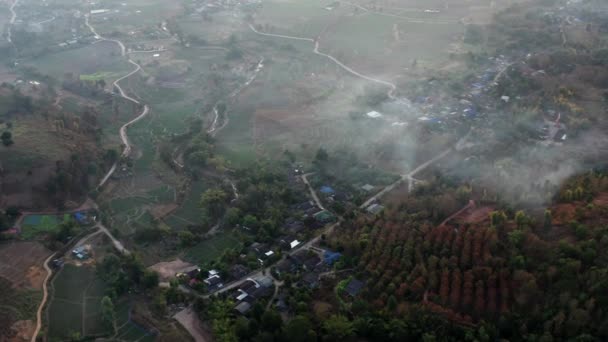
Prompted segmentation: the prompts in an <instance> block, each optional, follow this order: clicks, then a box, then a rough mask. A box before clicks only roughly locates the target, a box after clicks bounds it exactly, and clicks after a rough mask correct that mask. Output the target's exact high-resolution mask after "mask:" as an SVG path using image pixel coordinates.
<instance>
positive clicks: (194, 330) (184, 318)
mask: <svg viewBox="0 0 608 342" xmlns="http://www.w3.org/2000/svg"><path fill="white" fill-rule="evenodd" d="M173 318H175V320H177V321H178V322H179V323H180V324H181V325H182V326H183V327H184V328H185V329H186V330H187V331H188V332H189V333H190V335H191V336H192V338H194V340H195V341H196V342H207V341H213V338H212V337H211V334H210V333H209V332H208V331H206V330H205V328H204V327H203V323H202V322H201V320H200V319H199V318H198V316H197V315H196V313H194V311H192V309H190V308H187V309H184V310H182V311H180V312H178V313H177V314H176V315H175V316H173Z"/></svg>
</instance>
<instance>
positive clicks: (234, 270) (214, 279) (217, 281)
mask: <svg viewBox="0 0 608 342" xmlns="http://www.w3.org/2000/svg"><path fill="white" fill-rule="evenodd" d="M248 273H249V269H248V268H247V267H245V266H243V265H240V264H237V265H233V266H232V267H230V269H229V270H228V272H227V274H225V276H226V277H224V276H222V275H221V274H220V272H219V271H217V270H210V271H207V272H202V271H201V269H200V268H199V267H197V266H193V267H191V268H189V269H185V270H183V272H180V273H177V274H176V275H175V276H176V277H177V278H178V279H181V280H183V281H184V282H185V283H186V285H188V286H189V287H190V288H192V289H194V290H201V289H206V290H207V291H208V292H215V291H217V290H219V289H221V288H223V287H224V283H225V282H226V280H227V279H228V280H230V279H241V278H243V277H244V276H246V275H247V274H248ZM225 278H227V279H225Z"/></svg>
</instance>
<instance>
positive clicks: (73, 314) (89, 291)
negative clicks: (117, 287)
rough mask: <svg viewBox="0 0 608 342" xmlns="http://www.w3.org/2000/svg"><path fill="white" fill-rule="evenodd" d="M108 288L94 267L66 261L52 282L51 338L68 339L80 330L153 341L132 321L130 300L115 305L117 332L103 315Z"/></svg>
mask: <svg viewBox="0 0 608 342" xmlns="http://www.w3.org/2000/svg"><path fill="white" fill-rule="evenodd" d="M105 291H106V287H105V284H104V283H103V281H102V280H101V279H99V278H98V277H97V275H96V273H95V269H94V268H93V267H89V266H82V267H77V266H74V265H70V264H66V265H65V266H64V268H63V269H62V270H61V271H60V272H59V273H58V274H57V276H56V277H55V279H54V280H53V283H52V299H51V300H50V303H49V307H48V311H47V317H48V322H49V332H48V335H49V339H50V340H51V341H65V340H66V339H67V338H68V336H70V335H72V334H74V333H79V334H80V336H83V337H94V336H108V337H110V336H111V337H112V338H117V339H119V340H123V341H153V337H154V336H152V335H151V334H150V333H149V332H147V331H146V330H145V329H143V328H141V327H139V326H137V325H136V324H135V323H133V322H131V321H130V319H129V307H130V306H129V303H128V301H127V300H126V299H124V300H120V301H118V302H117V303H116V304H115V308H116V309H115V310H116V327H117V330H118V331H117V332H116V333H114V331H113V329H112V327H111V326H109V325H108V324H107V323H105V322H104V321H103V318H102V315H101V299H102V298H103V296H104V294H105ZM126 331H128V332H129V333H125V332H126ZM151 338H152V339H151Z"/></svg>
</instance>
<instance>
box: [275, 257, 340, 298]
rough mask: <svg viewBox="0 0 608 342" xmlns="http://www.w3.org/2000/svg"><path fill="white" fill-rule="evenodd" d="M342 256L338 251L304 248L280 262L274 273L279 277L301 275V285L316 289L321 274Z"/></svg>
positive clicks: (327, 270)
mask: <svg viewBox="0 0 608 342" xmlns="http://www.w3.org/2000/svg"><path fill="white" fill-rule="evenodd" d="M341 256H342V254H340V253H337V252H331V251H320V250H316V249H303V250H300V251H298V252H296V253H294V254H292V255H288V256H287V258H285V259H284V260H282V261H281V262H279V263H278V264H277V265H276V267H274V268H273V273H274V274H275V275H276V276H277V277H283V276H285V275H288V274H291V275H294V274H296V275H300V276H301V278H300V280H299V281H298V285H299V286H302V287H306V288H309V289H315V288H317V287H318V286H319V280H320V277H321V274H323V273H325V272H329V271H330V270H331V267H332V266H333V264H334V263H335V262H336V261H338V259H340V257H341Z"/></svg>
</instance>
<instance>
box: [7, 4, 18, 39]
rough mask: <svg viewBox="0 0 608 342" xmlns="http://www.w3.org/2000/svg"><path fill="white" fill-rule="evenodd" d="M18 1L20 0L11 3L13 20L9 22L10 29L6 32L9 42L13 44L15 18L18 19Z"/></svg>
mask: <svg viewBox="0 0 608 342" xmlns="http://www.w3.org/2000/svg"><path fill="white" fill-rule="evenodd" d="M18 3H19V0H15V1H14V2H13V4H12V5H11V7H10V8H9V10H10V11H11V20H10V21H9V23H8V30H7V32H6V40H8V42H9V43H11V44H13V24H14V23H15V20H17V12H15V7H16V6H17V4H18Z"/></svg>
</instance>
